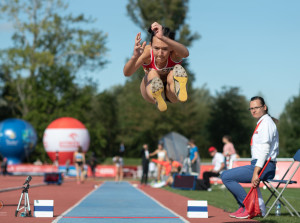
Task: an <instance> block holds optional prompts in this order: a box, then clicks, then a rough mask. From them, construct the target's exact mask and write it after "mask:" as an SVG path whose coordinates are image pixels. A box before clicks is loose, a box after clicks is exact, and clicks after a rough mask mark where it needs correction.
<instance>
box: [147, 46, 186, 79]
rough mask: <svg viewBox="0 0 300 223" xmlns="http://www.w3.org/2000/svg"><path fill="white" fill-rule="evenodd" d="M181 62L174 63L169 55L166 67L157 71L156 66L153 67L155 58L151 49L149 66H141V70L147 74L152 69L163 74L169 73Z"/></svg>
mask: <svg viewBox="0 0 300 223" xmlns="http://www.w3.org/2000/svg"><path fill="white" fill-rule="evenodd" d="M181 62H182V60H180V61H179V62H175V61H173V60H172V59H171V55H169V57H168V62H167V64H166V66H165V67H164V68H162V69H159V68H158V67H157V66H156V65H155V58H154V56H153V51H152V49H151V62H150V63H149V64H143V68H144V71H145V73H148V72H149V71H150V70H152V69H154V70H157V71H162V72H164V73H167V72H170V71H171V70H173V68H174V66H175V65H176V64H181Z"/></svg>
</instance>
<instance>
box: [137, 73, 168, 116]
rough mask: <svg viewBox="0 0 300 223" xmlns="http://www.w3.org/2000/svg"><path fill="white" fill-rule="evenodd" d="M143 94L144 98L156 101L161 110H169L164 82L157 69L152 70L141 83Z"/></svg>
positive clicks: (152, 101) (151, 101)
mask: <svg viewBox="0 0 300 223" xmlns="http://www.w3.org/2000/svg"><path fill="white" fill-rule="evenodd" d="M140 89H141V94H142V96H143V98H144V99H145V100H146V101H148V102H150V103H153V104H154V103H155V104H156V105H157V108H158V109H159V110H160V111H165V110H167V104H166V101H165V95H164V86H163V82H162V80H161V79H160V77H159V75H158V73H157V72H156V71H155V70H151V71H150V72H149V73H148V74H147V75H145V77H144V78H143V80H142V83H141V85H140Z"/></svg>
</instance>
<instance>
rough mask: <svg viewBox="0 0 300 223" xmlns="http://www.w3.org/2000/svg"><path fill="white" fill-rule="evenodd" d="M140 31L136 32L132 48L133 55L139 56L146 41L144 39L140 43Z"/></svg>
mask: <svg viewBox="0 0 300 223" xmlns="http://www.w3.org/2000/svg"><path fill="white" fill-rule="evenodd" d="M141 40H142V38H141V33H138V34H137V35H136V37H135V43H134V49H133V56H134V57H140V56H141V55H142V54H143V52H144V49H145V46H146V41H144V42H143V43H142V45H141Z"/></svg>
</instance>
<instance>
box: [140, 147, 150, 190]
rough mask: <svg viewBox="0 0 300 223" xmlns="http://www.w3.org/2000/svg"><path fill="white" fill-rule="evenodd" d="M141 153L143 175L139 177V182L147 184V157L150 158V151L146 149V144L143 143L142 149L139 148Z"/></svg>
mask: <svg viewBox="0 0 300 223" xmlns="http://www.w3.org/2000/svg"><path fill="white" fill-rule="evenodd" d="M141 155H142V167H143V175H142V178H141V184H143V183H144V184H145V185H147V183H148V172H149V158H150V153H149V150H148V145H147V144H144V145H143V149H142V150H141Z"/></svg>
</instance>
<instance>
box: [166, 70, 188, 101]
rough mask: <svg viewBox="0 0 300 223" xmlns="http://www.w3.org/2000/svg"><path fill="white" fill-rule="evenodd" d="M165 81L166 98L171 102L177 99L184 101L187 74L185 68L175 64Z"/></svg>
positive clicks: (185, 97)
mask: <svg viewBox="0 0 300 223" xmlns="http://www.w3.org/2000/svg"><path fill="white" fill-rule="evenodd" d="M167 81H168V87H167V91H166V94H167V97H168V99H169V100H170V101H171V102H173V103H174V102H176V101H178V100H179V101H181V102H185V101H186V100H187V98H188V95H187V91H186V85H187V81H188V76H187V73H186V71H185V69H184V68H183V67H182V66H181V65H179V64H177V65H175V66H174V69H173V70H172V71H171V72H170V73H169V75H168V79H167ZM175 98H176V99H177V100H175Z"/></svg>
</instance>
